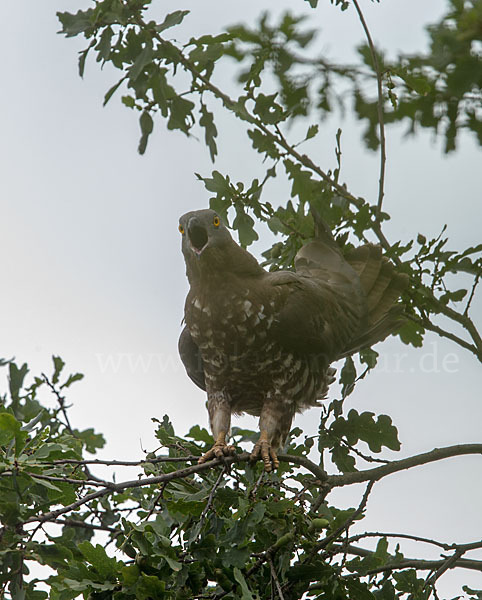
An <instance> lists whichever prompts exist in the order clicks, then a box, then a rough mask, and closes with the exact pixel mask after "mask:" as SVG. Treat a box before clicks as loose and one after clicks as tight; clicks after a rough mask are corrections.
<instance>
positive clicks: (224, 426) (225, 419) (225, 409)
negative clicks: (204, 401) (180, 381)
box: [198, 392, 235, 463]
mask: <svg viewBox="0 0 482 600" xmlns="http://www.w3.org/2000/svg"><path fill="white" fill-rule="evenodd" d="M208 413H209V424H210V426H211V431H212V434H213V437H214V439H215V442H214V446H213V447H212V448H211V449H210V450H208V451H207V452H206V454H203V455H202V456H201V458H200V459H199V460H198V462H199V463H204V462H206V461H208V460H212V459H213V458H223V456H230V455H232V454H234V453H235V448H234V446H228V445H227V444H226V436H227V434H228V432H229V430H230V428H231V406H230V405H229V402H228V401H227V400H226V398H225V397H224V394H223V393H222V392H217V393H212V394H211V393H208Z"/></svg>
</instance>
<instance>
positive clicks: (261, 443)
mask: <svg viewBox="0 0 482 600" xmlns="http://www.w3.org/2000/svg"><path fill="white" fill-rule="evenodd" d="M259 459H261V460H262V461H263V463H264V470H265V471H266V472H267V473H270V472H271V471H272V470H273V469H277V468H278V467H279V460H278V456H277V455H276V451H275V449H274V448H272V447H271V444H270V443H269V441H268V432H267V431H265V430H264V429H263V430H262V431H261V435H260V436H259V440H258V441H257V442H256V444H255V445H254V448H253V451H252V452H251V456H250V457H249V460H250V461H251V462H255V461H257V460H259Z"/></svg>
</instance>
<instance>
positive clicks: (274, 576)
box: [268, 554, 285, 600]
mask: <svg viewBox="0 0 482 600" xmlns="http://www.w3.org/2000/svg"><path fill="white" fill-rule="evenodd" d="M268 564H269V568H270V570H271V577H272V578H273V581H274V584H275V586H276V591H277V592H278V596H279V597H280V600H285V598H284V596H283V591H282V589H281V586H280V583H279V579H278V575H276V569H275V568H274V565H273V561H272V559H271V556H270V555H269V554H268Z"/></svg>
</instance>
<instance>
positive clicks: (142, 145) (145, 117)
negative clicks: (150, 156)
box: [138, 110, 154, 154]
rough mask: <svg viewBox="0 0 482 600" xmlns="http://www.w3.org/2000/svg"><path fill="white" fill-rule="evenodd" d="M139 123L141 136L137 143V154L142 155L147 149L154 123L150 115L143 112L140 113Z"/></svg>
mask: <svg viewBox="0 0 482 600" xmlns="http://www.w3.org/2000/svg"><path fill="white" fill-rule="evenodd" d="M139 123H140V126H141V133H142V135H141V139H140V141H139V147H138V152H139V154H144V152H145V151H146V148H147V141H148V139H149V136H150V135H151V133H152V130H153V129H154V121H153V120H152V117H151V115H150V114H149V113H148V112H147V111H146V110H145V111H144V112H142V114H141V116H140V118H139Z"/></svg>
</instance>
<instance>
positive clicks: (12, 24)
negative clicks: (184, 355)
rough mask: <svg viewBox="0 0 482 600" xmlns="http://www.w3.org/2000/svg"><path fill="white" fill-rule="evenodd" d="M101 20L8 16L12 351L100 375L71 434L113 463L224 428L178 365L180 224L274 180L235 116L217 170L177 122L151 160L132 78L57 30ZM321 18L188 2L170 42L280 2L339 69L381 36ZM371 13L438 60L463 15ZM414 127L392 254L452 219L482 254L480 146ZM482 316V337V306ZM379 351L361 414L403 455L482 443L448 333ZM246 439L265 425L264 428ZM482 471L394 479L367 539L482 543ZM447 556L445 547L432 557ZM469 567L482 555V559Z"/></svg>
mask: <svg viewBox="0 0 482 600" xmlns="http://www.w3.org/2000/svg"><path fill="white" fill-rule="evenodd" d="M89 5H90V3H88V2H87V1H86V0H83V1H82V0H68V1H66V0H58V1H57V2H48V3H47V2H38V0H23V1H19V0H3V3H2V15H3V19H4V23H8V27H4V28H3V31H2V36H1V38H0V52H1V56H2V80H3V88H2V94H1V95H0V128H1V132H2V134H1V142H0V153H1V155H0V161H1V172H2V175H1V178H0V191H1V202H2V214H3V218H2V219H1V222H0V240H1V249H2V256H3V261H2V265H3V268H2V296H1V311H0V332H1V336H2V347H1V350H0V356H3V357H5V358H9V357H11V356H15V357H16V359H17V361H18V362H20V363H22V362H28V363H29V365H30V367H31V372H32V373H33V374H38V373H39V372H40V371H47V372H49V371H50V370H51V366H50V365H51V358H50V357H51V355H52V354H56V355H60V356H62V357H63V359H64V360H65V361H66V363H67V367H66V369H69V372H71V371H72V372H76V371H80V372H83V373H84V374H85V380H84V381H83V382H81V383H78V384H76V385H75V386H74V387H73V388H72V392H71V393H70V394H69V396H68V399H69V400H70V401H71V402H73V404H74V405H73V408H72V409H71V420H72V422H73V423H74V425H75V426H76V427H78V428H86V427H94V428H95V429H96V430H97V431H100V432H102V433H104V434H105V435H106V437H107V441H108V443H107V446H106V449H105V450H104V451H102V454H101V456H102V457H105V458H107V457H109V458H118V459H122V458H123V459H131V460H133V459H140V458H142V452H141V447H142V448H144V449H149V450H150V449H153V448H155V440H154V438H153V433H152V432H153V426H152V423H151V417H157V418H162V416H163V415H164V414H166V413H167V414H168V415H169V416H170V418H171V420H172V421H173V423H174V427H175V429H176V431H177V432H178V433H179V434H181V435H182V434H185V433H186V432H187V431H188V430H189V428H190V427H191V426H192V425H194V424H196V423H199V424H200V425H201V426H207V414H206V410H205V407H204V394H203V393H202V392H201V391H200V390H198V389H197V388H196V387H195V386H194V385H193V384H192V383H191V381H190V380H189V379H188V378H187V376H186V375H185V373H184V370H183V367H182V365H181V363H180V361H179V359H178V357H177V337H178V335H179V332H180V322H181V319H182V315H183V304H184V297H185V295H186V292H187V281H186V278H185V272H184V271H185V269H184V263H183V259H182V255H181V252H180V239H179V233H178V230H177V221H178V218H179V216H180V215H181V214H183V213H184V212H186V211H187V210H194V209H197V208H204V207H206V206H207V204H208V199H209V194H208V193H207V192H206V191H205V190H204V187H203V185H202V183H200V182H199V181H197V179H196V177H195V175H194V173H195V172H198V173H201V174H202V175H206V176H208V175H209V174H210V173H211V171H212V170H213V168H215V169H217V170H219V171H221V172H223V173H229V174H230V176H231V178H232V179H233V180H236V181H237V180H243V181H251V179H252V178H253V177H255V176H257V175H258V174H259V173H261V172H262V165H260V164H259V157H260V155H258V154H256V153H254V152H252V151H251V152H250V151H249V143H247V142H246V140H245V138H244V134H243V133H242V130H241V129H240V128H239V127H238V126H237V125H236V123H235V122H234V120H233V119H231V118H227V117H224V116H221V117H220V118H219V121H218V129H219V130H220V134H221V135H220V144H219V147H220V158H219V160H218V161H217V162H216V164H215V165H214V166H213V165H212V164H211V162H210V160H209V156H208V153H207V151H206V149H205V147H204V145H203V143H202V142H201V141H198V140H196V139H194V138H191V139H188V138H186V137H185V136H184V135H182V134H180V133H177V132H176V133H173V132H168V131H166V129H165V127H164V125H163V124H162V123H161V122H160V121H156V125H155V129H154V133H153V135H152V136H151V139H150V141H149V146H148V149H147V153H146V155H145V156H143V157H140V156H139V155H138V154H137V144H138V137H139V127H138V121H137V118H138V115H137V114H135V113H133V112H132V111H129V110H128V109H126V108H125V107H124V106H123V105H121V103H120V95H119V96H114V98H113V99H112V100H111V101H110V103H109V104H108V105H107V107H106V108H103V107H102V100H103V96H104V93H105V92H106V91H107V89H108V88H109V87H110V86H111V85H112V84H113V83H114V82H115V81H116V80H117V78H118V74H117V73H115V72H113V71H112V70H111V69H109V68H105V69H104V70H103V71H101V70H100V69H99V67H98V65H97V64H95V63H94V62H88V63H87V68H86V74H85V77H84V80H81V79H80V78H79V76H78V73H77V52H78V51H79V50H80V49H82V48H83V47H84V43H83V42H82V41H81V40H80V39H79V40H77V39H73V40H72V39H65V38H64V37H63V36H60V35H56V32H57V31H58V30H59V29H60V26H59V23H58V21H57V19H56V17H55V12H56V11H57V10H69V11H72V12H75V11H76V10H77V9H78V8H81V7H86V6H89ZM320 5H321V6H320V8H319V9H318V10H317V11H311V10H310V9H309V5H308V4H307V3H306V2H303V1H302V0H297V1H296V2H294V1H290V2H289V1H287V0H283V1H278V2H276V3H269V2H259V1H258V2H254V1H249V2H242V3H241V2H238V3H236V2H232V1H226V2H223V3H219V2H214V1H213V0H210V1H209V2H200V1H199V0H197V1H194V0H191V1H189V2H188V1H186V2H184V3H183V4H182V5H180V4H179V3H177V2H173V1H172V0H170V1H166V2H163V3H162V13H161V12H160V13H159V14H164V13H167V12H170V11H172V10H175V9H178V8H191V9H192V11H193V12H192V15H191V16H190V17H188V18H187V19H186V21H185V23H184V24H183V25H182V27H179V28H177V29H175V30H174V29H173V30H170V32H172V33H170V35H171V36H172V37H173V38H176V39H179V40H184V39H187V38H188V37H189V36H190V35H193V34H199V33H206V32H212V33H216V32H218V31H219V30H220V29H221V28H222V27H223V25H230V24H234V23H238V22H240V21H242V22H245V23H253V22H254V20H255V19H256V16H257V15H258V14H259V13H260V12H261V11H262V10H263V9H270V10H271V9H272V7H273V6H276V13H279V12H280V11H281V10H282V9H285V8H287V7H290V8H291V9H292V10H293V11H300V12H301V11H303V12H306V13H308V14H309V15H310V21H309V25H310V26H312V27H317V28H319V29H320V35H319V40H318V46H319V48H320V52H323V55H324V56H327V57H329V58H331V59H332V60H340V61H348V60H350V59H352V57H353V54H352V49H353V48H354V47H355V46H356V44H357V43H359V42H360V41H361V40H362V32H361V28H360V26H359V23H358V21H357V19H356V15H355V14H354V11H352V10H349V11H347V12H345V13H341V12H340V11H339V10H338V9H336V8H334V7H333V6H331V5H330V3H329V2H328V1H327V0H324V1H323V0H320ZM362 5H363V8H364V10H365V16H366V18H367V20H368V22H369V25H370V28H371V31H372V35H373V37H374V39H375V41H376V42H377V43H379V44H380V45H381V46H382V47H383V48H386V49H388V50H390V51H391V52H392V53H394V54H396V52H397V51H399V50H403V51H405V52H406V51H410V50H414V51H415V50H417V49H420V48H424V47H425V45H426V43H427V36H426V34H425V32H424V28H423V27H424V24H426V23H428V22H431V21H435V20H436V19H437V18H438V17H439V15H440V14H442V12H443V10H444V8H445V2H443V1H442V0H426V1H425V2H423V3H420V2H419V0H385V1H384V2H382V3H381V4H376V3H372V2H369V1H368V0H365V1H364V2H363V3H362ZM157 7H158V8H159V4H157ZM159 10H160V8H159ZM226 74H227V75H229V74H230V72H229V70H227V71H226ZM220 83H221V84H223V85H224V83H225V82H223V81H220ZM214 105H215V103H213V106H214ZM217 108H219V105H218V106H217ZM338 126H339V121H338V120H333V121H329V122H328V123H325V124H322V125H321V127H320V132H321V134H320V135H319V136H318V137H317V138H316V144H315V145H314V146H312V149H313V150H312V151H313V158H314V159H315V160H316V161H319V162H320V164H321V165H322V166H324V167H326V168H330V167H333V166H334V138H335V132H336V129H337V127H338ZM341 127H342V129H343V136H342V147H343V170H342V177H343V179H344V180H345V181H346V182H347V184H348V187H349V189H350V190H351V191H352V192H353V193H355V194H356V195H361V196H365V197H366V198H368V199H371V200H372V201H373V199H374V197H375V194H376V189H377V184H378V171H377V168H378V155H376V154H373V153H371V152H369V151H367V150H366V149H364V147H363V145H362V143H361V141H360V128H359V127H358V125H357V124H356V123H354V122H353V121H351V120H350V119H346V120H345V121H343V122H341ZM403 131H404V128H403V127H401V128H397V129H389V131H388V145H387V153H388V166H387V185H386V200H385V209H386V210H387V211H388V212H390V213H391V214H392V221H391V222H390V223H389V224H388V226H387V230H386V231H387V235H388V237H389V239H390V240H392V241H395V240H397V239H399V238H402V239H403V240H405V241H407V240H409V239H411V238H413V237H415V236H416V235H417V233H419V232H422V233H424V234H425V235H426V236H427V237H433V236H435V235H437V234H438V233H439V232H440V230H441V228H442V226H443V225H444V224H445V223H447V224H448V231H447V233H448V235H449V236H450V237H451V239H452V244H451V245H452V246H453V247H454V248H456V249H462V248H465V247H468V246H470V245H475V244H477V243H480V223H481V212H482V211H481V206H480V150H479V149H478V147H477V146H476V144H475V143H474V140H473V139H472V138H471V137H469V136H467V137H464V138H463V143H462V147H461V148H460V150H459V151H458V152H457V153H456V154H454V155H450V156H449V157H447V156H444V155H443V154H442V151H441V148H442V143H441V141H440V140H436V139H434V138H433V135H432V134H426V133H425V134H423V135H420V136H418V137H416V138H405V137H403V135H402V134H403ZM289 189H290V188H289V187H288V186H287V185H286V184H285V183H284V182H282V181H280V182H278V183H276V184H275V186H273V188H272V189H271V191H270V192H269V193H270V194H271V195H272V196H270V197H266V199H269V200H270V201H271V202H272V203H274V204H276V202H278V201H281V202H284V201H285V200H286V199H287V198H288V196H289ZM258 231H259V233H260V238H261V239H260V241H259V242H258V243H257V244H256V246H255V247H253V252H254V253H255V254H258V255H259V253H260V252H261V251H262V250H263V249H265V248H266V247H268V245H270V244H271V243H272V237H271V235H270V234H269V233H268V232H267V231H265V230H263V229H260V228H258ZM475 309H476V310H475V311H474V316H475V315H477V316H478V322H479V323H481V321H482V319H481V318H480V317H481V316H482V310H481V301H480V298H479V299H478V301H477V303H476V304H475ZM376 349H377V351H378V352H379V353H380V356H381V358H380V361H381V368H380V369H378V370H376V371H375V372H374V373H373V374H372V375H371V376H370V377H368V378H367V379H366V380H365V381H363V382H361V383H360V384H359V385H358V386H357V389H356V391H355V393H354V394H353V395H352V396H351V397H350V399H349V402H348V405H349V406H348V407H354V408H356V409H357V410H358V411H359V412H362V411H364V410H369V411H372V412H374V413H375V414H381V413H386V414H389V415H390V416H391V417H392V418H393V420H394V423H395V425H396V426H397V427H398V429H399V437H400V440H401V441H402V451H401V452H400V453H392V454H393V457H394V458H398V457H402V456H409V455H411V454H413V453H418V452H422V451H428V450H431V449H432V448H434V447H441V446H444V445H451V444H456V443H464V442H478V441H480V437H481V436H480V431H481V425H480V424H481V422H482V408H481V402H480V391H479V389H480V364H479V363H477V361H476V360H475V359H474V358H473V357H472V356H471V355H470V354H468V353H467V352H466V351H464V350H461V349H459V348H458V347H456V346H454V345H453V344H451V343H450V342H447V341H444V340H439V339H438V338H436V337H435V336H431V335H430V336H427V339H426V344H425V346H424V348H423V349H422V350H415V351H414V350H413V349H411V348H409V347H407V346H405V345H403V344H402V343H401V342H400V341H399V340H398V338H391V339H390V340H388V341H386V342H385V343H383V344H379V345H378V346H377V347H376ZM4 376H6V373H5V372H4ZM5 385H6V383H5V384H4V385H3V386H1V387H2V388H3V387H5ZM336 391H337V390H336V388H333V390H332V392H331V393H330V396H329V397H330V398H331V399H332V398H334V397H336ZM318 422H319V411H318V410H316V409H313V410H311V411H309V412H307V413H305V414H304V415H302V416H298V417H297V419H296V421H295V425H298V426H300V427H302V428H303V429H304V431H305V432H306V433H308V434H313V433H315V432H316V430H317V427H318ZM233 424H237V425H240V424H243V425H246V426H250V427H252V428H254V427H255V426H256V422H255V420H254V419H248V418H245V419H243V420H239V421H237V422H234V423H233ZM386 456H389V457H390V453H388V454H387V455H386ZM480 467H481V463H480V457H461V458H455V459H449V460H446V461H443V462H441V463H438V464H436V465H429V466H426V467H422V468H418V469H413V470H411V471H410V472H407V473H404V474H399V475H394V476H391V477H390V478H387V479H386V480H384V481H383V482H381V483H379V484H377V485H376V486H375V488H374V491H373V493H372V497H371V499H370V502H369V505H368V511H367V518H366V519H365V521H363V527H366V528H367V529H369V528H372V529H374V530H378V531H400V532H407V533H412V534H418V535H422V536H426V537H434V538H437V539H440V540H442V541H445V542H460V543H462V542H470V541H475V540H477V539H480V538H481V537H482V533H481V532H482V513H481V511H480V506H481V504H482V484H481V478H480ZM360 493H361V490H360V489H357V488H356V487H355V488H352V489H346V490H339V491H337V492H336V493H333V494H332V495H331V496H330V498H331V501H332V502H333V503H336V502H339V503H340V504H341V505H343V506H350V505H354V504H358V502H359V497H360ZM402 548H403V549H404V550H405V553H406V554H407V555H413V554H414V553H415V552H418V553H419V554H420V556H419V557H420V558H422V555H421V552H422V550H425V549H420V548H418V549H417V548H415V547H414V546H413V545H411V544H409V543H407V544H405V545H402ZM390 549H391V550H392V551H393V549H394V546H392V545H391V546H390ZM430 552H431V551H430V549H429V548H427V549H426V553H425V554H424V556H423V557H427V558H429V557H431V556H432V554H430ZM467 557H468V558H471V557H473V558H477V557H478V558H479V559H482V553H480V552H479V554H478V556H477V553H472V554H468V555H467ZM462 584H467V585H470V586H472V587H474V588H476V589H477V588H478V589H481V588H482V575H481V574H478V573H476V572H469V571H462V570H460V571H458V572H457V573H454V572H449V573H447V574H445V575H444V576H443V578H442V580H441V585H440V590H441V592H442V596H443V595H446V597H448V598H450V597H453V596H455V595H457V594H458V593H459V592H460V587H461V585H462Z"/></svg>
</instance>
